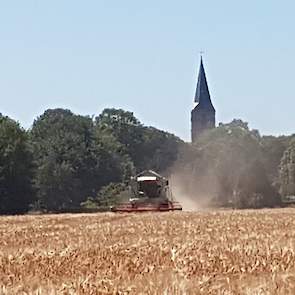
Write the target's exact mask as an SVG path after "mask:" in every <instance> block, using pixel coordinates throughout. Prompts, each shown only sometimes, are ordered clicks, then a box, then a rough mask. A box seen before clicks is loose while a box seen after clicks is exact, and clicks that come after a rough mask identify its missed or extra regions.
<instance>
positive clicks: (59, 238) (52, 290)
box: [0, 209, 295, 294]
mask: <svg viewBox="0 0 295 295" xmlns="http://www.w3.org/2000/svg"><path fill="white" fill-rule="evenodd" d="M0 237H1V242H0V294H295V209H274V210H257V211H254V210H253V211H214V212H212V211H211V212H210V211H203V212H177V213H151V214H112V213H107V214H89V215H87V214H77V215H72V214H62V215H44V216H17V217H0Z"/></svg>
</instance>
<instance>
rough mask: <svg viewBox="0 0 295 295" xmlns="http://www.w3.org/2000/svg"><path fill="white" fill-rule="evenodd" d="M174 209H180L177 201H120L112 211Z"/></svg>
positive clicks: (160, 210)
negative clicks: (143, 202) (138, 202)
mask: <svg viewBox="0 0 295 295" xmlns="http://www.w3.org/2000/svg"><path fill="white" fill-rule="evenodd" d="M176 210H182V207H181V205H180V204H179V203H178V202H169V203H163V204H131V203H121V204H119V205H118V206H116V207H114V208H112V211H113V212H149V211H152V212H167V211H176Z"/></svg>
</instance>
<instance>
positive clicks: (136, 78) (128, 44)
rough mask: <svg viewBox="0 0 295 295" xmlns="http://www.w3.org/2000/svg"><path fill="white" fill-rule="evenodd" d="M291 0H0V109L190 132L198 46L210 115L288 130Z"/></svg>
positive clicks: (294, 29)
mask: <svg viewBox="0 0 295 295" xmlns="http://www.w3.org/2000/svg"><path fill="white" fill-rule="evenodd" d="M294 11H295V2H294V1H272V0H260V1H257V0H256V1H254V0H248V1H229V0H228V1H227V0H223V1H217V0H216V1H210V0H208V1H197V0H187V1H185V0H184V1H173V0H170V1H168V0H162V1H161V0H158V1H156V0H150V1H139V0H137V1H136V0H134V1H131V0H125V1H119V0H117V1H114V0H106V1H103V0H96V1H95V0H93V1H90V0H85V1H81V0H80V1H78V0H50V1H44V0H43V1H42V0H39V1H32V0H26V1H23V0H19V1H16V0H10V1H4V0H0V42H1V46H0V112H2V113H3V114H6V115H9V116H11V117H12V118H14V119H15V120H17V121H19V122H20V123H21V125H22V126H24V127H25V128H29V127H30V126H31V124H32V123H33V120H34V119H35V118H36V117H37V116H38V115H40V114H42V113H43V112H44V110H46V109H47V108H55V107H63V108H68V109H71V110H72V111H73V112H75V113H79V114H83V115H87V114H88V115H97V114H99V113H100V112H101V111H102V110H103V109H104V108H105V107H116V108H119V107H120V108H123V109H126V110H130V111H133V112H134V114H135V115H136V116H137V117H138V118H139V119H140V120H141V121H142V122H143V123H144V124H146V125H153V126H155V127H157V128H160V129H163V130H167V131H170V132H173V133H175V134H176V135H178V136H180V137H181V138H183V139H185V140H189V138H190V111H191V108H192V105H193V97H194V92H195V87H196V79H197V71H198V67H199V53H198V52H199V51H200V50H203V51H205V54H204V66H205V70H206V74H207V80H208V84H209V88H210V92H211V98H212V101H213V103H214V105H215V108H216V111H217V122H228V121H230V120H232V119H233V118H241V119H243V120H245V121H248V122H249V124H250V127H251V128H256V129H259V130H260V132H261V133H262V134H274V135H279V134H291V133H293V132H295V119H294V110H295V95H294V94H295V89H294V69H295V20H294Z"/></svg>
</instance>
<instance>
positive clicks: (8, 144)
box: [0, 114, 34, 214]
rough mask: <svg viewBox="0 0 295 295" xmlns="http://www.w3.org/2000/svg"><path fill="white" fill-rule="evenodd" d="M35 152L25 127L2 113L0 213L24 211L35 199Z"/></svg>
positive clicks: (0, 118) (0, 121) (0, 128)
mask: <svg viewBox="0 0 295 295" xmlns="http://www.w3.org/2000/svg"><path fill="white" fill-rule="evenodd" d="M32 165H33V162H32V154H31V152H30V150H29V147H28V138H27V134H26V132H25V130H23V129H22V128H21V127H20V126H19V124H18V123H16V122H15V121H13V120H11V119H9V118H8V117H4V116H2V115H1V114H0V213H1V214H3V213H13V214H15V213H22V212H25V211H27V210H28V208H29V205H30V204H31V203H32V202H33V201H34V192H33V189H32V179H33V166H32Z"/></svg>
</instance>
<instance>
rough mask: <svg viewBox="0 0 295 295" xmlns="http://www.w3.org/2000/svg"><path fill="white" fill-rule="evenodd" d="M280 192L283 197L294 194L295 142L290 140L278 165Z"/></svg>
mask: <svg viewBox="0 0 295 295" xmlns="http://www.w3.org/2000/svg"><path fill="white" fill-rule="evenodd" d="M279 175H280V192H281V194H282V195H283V196H290V195H294V194H295V140H294V139H293V140H291V142H290V144H289V146H288V148H287V149H286V150H285V152H284V154H283V157H282V159H281V163H280V171H279Z"/></svg>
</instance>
